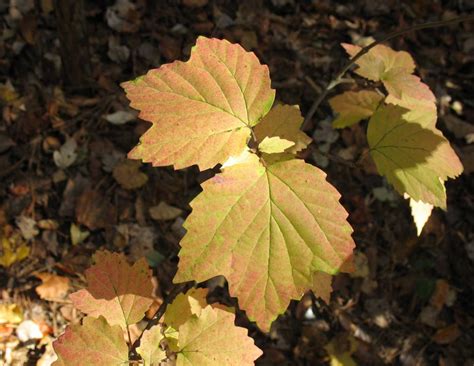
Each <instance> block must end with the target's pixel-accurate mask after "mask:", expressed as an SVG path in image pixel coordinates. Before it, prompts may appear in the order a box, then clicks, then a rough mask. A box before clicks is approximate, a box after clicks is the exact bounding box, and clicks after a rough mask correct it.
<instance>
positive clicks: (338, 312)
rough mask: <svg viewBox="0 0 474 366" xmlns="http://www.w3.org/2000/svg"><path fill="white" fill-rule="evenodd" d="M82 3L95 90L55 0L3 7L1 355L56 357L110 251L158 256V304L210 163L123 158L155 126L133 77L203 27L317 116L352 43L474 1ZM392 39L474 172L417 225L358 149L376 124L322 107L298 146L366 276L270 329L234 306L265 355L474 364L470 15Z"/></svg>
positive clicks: (221, 291) (344, 279)
mask: <svg viewBox="0 0 474 366" xmlns="http://www.w3.org/2000/svg"><path fill="white" fill-rule="evenodd" d="M85 3H86V21H87V32H88V34H89V44H90V50H91V57H90V59H91V67H92V77H93V79H94V85H93V86H92V87H90V88H88V89H86V90H84V89H82V90H81V89H80V88H76V87H70V86H68V85H67V84H66V83H65V82H64V77H63V74H62V69H61V57H60V51H59V40H58V34H57V31H56V21H55V17H54V10H53V5H52V4H53V1H52V0H42V1H36V2H35V1H33V0H31V1H28V0H23V1H19V0H17V1H14V0H12V1H10V3H9V4H8V2H1V3H0V107H1V108H2V119H1V122H0V177H1V179H0V234H1V235H0V238H1V239H2V241H1V244H0V291H1V292H0V364H1V365H23V364H28V365H35V364H38V365H42V366H45V365H49V364H50V363H51V360H52V359H53V355H52V350H51V341H52V340H54V339H55V338H56V337H57V336H58V335H60V334H61V333H62V332H63V331H64V328H65V326H66V325H67V324H69V323H73V322H77V321H78V320H79V319H80V316H81V315H80V314H79V313H78V312H77V311H75V310H74V309H73V308H72V305H71V304H70V302H69V300H68V299H67V294H68V293H71V292H73V291H75V290H76V289H78V288H79V287H81V286H83V285H84V276H83V273H84V270H85V269H86V268H87V267H88V266H90V264H91V255H92V254H93V253H94V252H95V251H96V250H97V249H100V248H105V249H108V250H111V251H120V252H123V253H125V254H126V255H127V257H128V258H129V259H130V260H131V261H133V260H136V259H138V258H140V257H142V256H145V257H147V258H148V260H149V262H150V263H151V264H152V265H153V267H154V274H155V275H156V278H157V283H159V285H158V287H157V291H156V296H157V304H159V302H160V301H162V298H163V297H164V296H166V294H168V292H169V290H170V288H171V279H172V278H173V275H174V273H175V271H176V268H177V267H176V264H177V261H178V258H177V253H178V250H179V241H180V239H181V238H182V236H183V235H184V229H183V227H182V224H183V222H184V220H185V218H186V216H187V215H188V214H189V213H190V206H189V202H190V201H191V200H192V199H193V198H194V197H195V196H196V195H197V194H198V193H199V192H200V185H199V183H200V182H202V181H203V180H205V179H207V178H208V177H210V176H211V175H212V174H214V172H209V171H205V172H199V171H198V170H197V168H196V167H192V168H188V169H183V170H180V171H174V170H173V169H171V168H152V167H151V166H150V165H148V164H145V165H140V164H138V165H136V164H133V163H130V162H127V160H126V154H127V152H128V151H130V149H131V148H132V147H133V146H134V145H135V144H136V143H137V141H138V138H139V136H140V135H141V134H142V133H143V132H144V131H145V130H146V129H147V128H148V126H149V124H148V123H146V122H143V121H139V120H137V117H136V116H137V113H136V112H135V111H133V110H131V109H129V107H128V101H127V99H126V98H125V96H124V93H123V90H122V89H121V88H120V86H119V84H120V83H121V82H123V81H126V80H129V79H132V78H134V77H136V76H139V75H142V74H144V73H145V72H146V71H147V70H148V69H150V68H154V67H158V66H159V65H161V64H164V63H167V62H171V61H174V60H186V59H187V57H188V56H189V52H190V48H191V46H192V45H193V44H194V43H195V40H196V38H197V36H199V35H205V36H212V37H217V38H226V39H228V40H230V41H231V42H238V43H240V44H242V45H243V46H244V47H245V48H246V49H247V50H249V51H253V52H255V53H256V54H257V56H258V57H259V59H260V61H261V62H262V63H264V64H267V65H268V66H269V68H270V74H271V78H272V83H273V87H274V88H275V89H276V91H277V100H278V101H281V102H284V103H286V104H298V105H300V106H301V110H302V113H303V115H304V114H305V113H306V112H307V111H308V109H309V108H310V106H311V104H312V103H313V101H314V100H315V99H316V98H317V96H318V94H319V93H320V92H321V91H322V88H323V87H324V85H325V84H326V83H327V81H329V80H330V79H331V78H332V77H333V76H334V75H335V73H336V72H337V71H338V70H339V69H340V68H341V66H342V64H343V63H344V62H345V61H346V59H347V56H346V55H345V53H344V51H343V49H342V48H341V47H340V43H341V42H349V43H356V44H366V43H367V42H368V41H370V39H371V38H367V37H374V38H376V39H378V38H379V37H380V36H383V35H385V34H387V33H389V32H391V31H394V30H398V29H403V28H405V27H407V26H410V25H412V24H415V23H421V22H426V21H434V20H439V19H449V18H452V17H457V16H460V15H465V14H469V13H472V12H474V1H472V0H465V1H461V0H459V1H455V0H447V1H442V2H441V1H431V0H399V1H396V0H387V1H374V0H353V1H330V0H321V1H298V0H266V1H263V0H250V1H230V0H215V1H214V0H209V1H208V0H182V1H179V0H175V1H172V0H168V1H165V0H163V1H156V2H154V1H145V0H137V1H134V2H129V1H127V0H123V1H116V2H115V1H85ZM35 4H36V7H35ZM158 4H159V5H158ZM390 46H391V47H393V48H394V49H397V50H406V51H408V52H409V53H410V54H411V55H412V56H413V58H414V59H415V61H416V63H417V74H418V75H420V76H421V78H422V79H423V81H424V82H426V83H427V84H428V85H429V86H430V88H431V89H432V90H433V92H434V93H435V95H436V97H437V104H438V112H439V120H438V127H439V128H440V129H441V130H442V131H443V133H444V134H445V135H446V137H447V138H448V139H449V140H450V142H451V144H452V146H453V148H454V149H455V150H456V152H457V153H458V155H459V156H460V158H461V160H462V162H463V164H464V169H465V172H464V174H463V175H462V176H460V177H458V178H457V179H456V180H449V181H448V182H447V196H448V209H447V210H446V211H442V210H440V209H435V210H434V212H433V214H432V216H431V218H430V220H429V221H428V223H427V225H426V226H425V228H424V229H423V232H422V233H421V235H420V236H419V237H418V236H417V233H416V228H415V225H414V224H413V219H412V217H411V215H410V209H409V206H408V201H407V200H405V199H403V198H402V197H400V196H399V195H398V194H397V193H396V192H395V191H394V190H393V188H392V187H391V186H390V185H388V184H387V183H386V181H385V180H384V179H383V178H382V177H380V176H379V175H378V174H377V173H376V171H375V169H374V164H373V162H372V161H370V160H369V159H361V157H364V156H367V155H366V154H365V152H366V150H367V142H366V137H365V128H366V125H364V124H361V125H356V126H354V127H352V128H347V129H344V130H339V131H335V130H332V128H331V127H330V123H331V121H332V119H333V118H334V116H333V115H332V113H331V111H330V109H329V107H328V104H327V101H325V102H324V103H323V104H322V105H321V107H320V108H319V110H318V111H317V113H316V115H315V117H314V118H313V119H312V121H311V124H310V126H309V127H308V128H307V130H306V131H305V132H306V133H308V135H310V136H312V137H313V139H314V140H315V142H314V143H312V144H311V145H310V146H309V148H308V149H307V150H306V151H305V152H304V153H303V154H302V157H303V158H304V159H305V160H306V161H307V162H309V163H312V164H315V165H317V166H319V167H321V168H322V169H323V170H324V171H325V172H327V174H328V180H329V181H330V182H331V183H332V184H333V185H334V186H335V187H336V188H337V189H338V190H339V191H340V192H341V194H342V200H341V202H342V204H343V205H344V207H345V208H346V210H347V211H348V212H349V221H350V223H351V225H352V226H353V228H354V234H353V237H354V239H355V242H356V245H357V249H356V264H357V270H356V272H355V273H354V274H351V275H349V274H341V275H338V276H337V277H336V278H335V280H334V284H333V287H334V292H333V293H332V298H331V302H330V304H328V305H327V304H325V303H324V302H323V301H321V300H320V299H318V298H314V297H313V296H311V295H305V297H304V298H303V299H302V300H301V301H300V302H292V304H291V306H290V308H289V309H288V311H287V312H286V313H285V314H283V315H282V316H280V317H279V318H278V320H277V321H276V322H275V323H274V325H273V327H272V330H271V332H270V333H269V334H264V333H262V332H260V331H259V330H258V329H257V328H256V327H255V325H254V324H252V323H250V322H249V321H248V320H247V319H246V317H245V314H244V313H242V312H238V316H237V321H238V324H239V325H242V326H246V327H248V329H249V333H250V335H251V336H252V337H253V338H254V339H255V341H256V344H257V346H259V347H260V348H261V349H262V350H263V351H264V355H263V356H262V357H261V358H260V359H259V360H258V362H257V364H258V365H328V364H330V362H331V361H333V362H336V361H335V360H336V359H337V358H339V360H344V361H340V362H341V363H340V364H341V365H354V364H358V365H406V366H411V365H420V366H421V365H439V366H445V365H446V366H451V365H452V366H472V365H474V347H473V345H474V306H473V299H474V232H473V230H472V228H473V227H474V195H473V193H474V181H473V180H472V172H473V170H474V144H472V142H473V138H472V137H473V136H474V135H473V132H474V124H473V121H474V93H473V87H474V23H473V22H471V23H464V24H458V25H455V26H449V27H443V28H436V29H428V30H423V31H419V32H416V33H409V34H406V35H404V36H401V37H399V38H396V39H394V40H393V41H391V42H390ZM354 87H355V85H354V84H344V85H341V86H339V87H338V89H337V91H338V92H340V91H342V90H347V89H350V88H354ZM322 146H324V147H323V148H322ZM207 286H208V287H209V288H210V295H209V297H210V298H212V300H217V301H220V302H222V303H224V304H235V301H234V300H233V299H231V298H230V297H229V295H228V292H227V288H226V284H225V283H224V282H223V281H209V282H208V283H207ZM333 365H337V363H333Z"/></svg>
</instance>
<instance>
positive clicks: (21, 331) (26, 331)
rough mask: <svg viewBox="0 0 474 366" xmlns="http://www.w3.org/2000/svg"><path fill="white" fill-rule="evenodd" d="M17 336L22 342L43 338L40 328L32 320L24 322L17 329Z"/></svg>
mask: <svg viewBox="0 0 474 366" xmlns="http://www.w3.org/2000/svg"><path fill="white" fill-rule="evenodd" d="M16 335H17V337H18V339H19V340H20V341H21V342H28V341H29V340H31V339H41V338H43V332H42V331H41V329H40V326H39V325H38V324H37V323H35V322H34V321H32V320H23V321H22V322H21V323H20V324H19V325H18V327H17V328H16Z"/></svg>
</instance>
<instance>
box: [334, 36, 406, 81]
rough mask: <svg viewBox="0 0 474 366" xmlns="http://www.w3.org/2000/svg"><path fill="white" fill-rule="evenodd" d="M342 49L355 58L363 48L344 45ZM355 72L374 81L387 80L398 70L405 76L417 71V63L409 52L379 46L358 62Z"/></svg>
mask: <svg viewBox="0 0 474 366" xmlns="http://www.w3.org/2000/svg"><path fill="white" fill-rule="evenodd" d="M342 47H344V49H345V50H346V52H347V53H348V54H349V55H350V56H351V57H354V56H355V55H356V54H357V53H358V52H359V51H360V50H361V47H359V46H354V45H351V44H347V43H343V44H342ZM356 65H357V66H358V68H357V69H356V70H355V72H356V73H357V74H359V75H360V76H362V77H364V78H367V79H369V80H372V81H380V80H386V79H387V75H388V73H389V72H390V71H393V70H398V71H400V72H403V73H405V74H412V73H413V71H415V62H414V61H413V58H412V57H411V56H410V54H409V53H408V52H405V51H394V50H392V49H391V48H390V47H387V46H384V45H381V44H379V45H377V46H375V47H373V48H372V49H371V50H369V52H367V53H366V54H365V55H363V56H362V57H360V58H359V59H358V60H357V61H356Z"/></svg>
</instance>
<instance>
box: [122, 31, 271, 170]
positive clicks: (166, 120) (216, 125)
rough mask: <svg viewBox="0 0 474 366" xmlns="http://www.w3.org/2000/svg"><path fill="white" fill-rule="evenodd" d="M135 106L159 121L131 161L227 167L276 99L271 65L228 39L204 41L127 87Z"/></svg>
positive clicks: (126, 85)
mask: <svg viewBox="0 0 474 366" xmlns="http://www.w3.org/2000/svg"><path fill="white" fill-rule="evenodd" d="M122 86H123V88H124V89H125V91H126V93H127V97H128V98H129V99H130V101H131V106H132V107H133V108H136V109H138V110H140V117H141V118H143V119H144V120H147V121H150V122H152V123H153V125H152V127H151V128H150V129H149V130H148V131H147V132H146V133H145V134H144V135H143V136H142V137H141V139H140V144H139V145H138V146H137V147H135V149H133V150H132V151H131V152H130V154H129V157H130V158H132V159H141V160H143V161H144V162H151V163H153V165H154V166H165V165H174V167H175V168H176V169H180V168H184V167H187V166H190V165H193V164H197V165H198V166H199V168H200V169H201V170H204V169H207V168H212V167H214V166H215V165H216V164H219V163H221V164H222V163H224V162H225V161H226V160H227V159H228V158H229V157H231V156H236V155H239V154H240V153H241V151H242V150H243V149H244V148H245V147H246V145H247V140H248V138H249V137H250V133H251V131H250V127H252V126H254V125H256V124H257V123H258V122H259V120H260V119H261V118H262V117H263V116H264V115H265V114H267V112H268V111H269V110H270V108H271V106H272V104H273V100H274V98H275V91H274V90H273V89H271V86H270V77H269V71H268V67H267V66H263V65H261V64H260V62H259V61H258V59H257V57H256V56H255V54H253V53H250V52H246V51H245V50H244V49H243V48H242V47H241V46H240V45H238V44H231V43H229V42H228V41H226V40H218V39H208V38H205V37H199V38H198V40H197V43H196V46H195V47H193V49H192V51H191V57H190V59H189V61H187V62H180V61H175V62H173V63H171V64H166V65H163V66H161V67H160V68H159V69H154V70H150V71H149V72H148V73H147V74H146V75H145V76H142V77H140V78H138V79H136V80H134V81H129V82H126V83H123V84H122Z"/></svg>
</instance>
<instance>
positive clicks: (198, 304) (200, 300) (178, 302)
mask: <svg viewBox="0 0 474 366" xmlns="http://www.w3.org/2000/svg"><path fill="white" fill-rule="evenodd" d="M206 296H207V289H203V288H192V289H190V290H189V291H188V292H186V293H185V294H179V295H178V296H176V298H175V299H174V301H173V303H172V304H171V305H169V306H168V308H167V309H166V312H165V316H164V322H165V324H166V325H169V326H171V327H173V328H174V329H178V328H179V327H180V326H181V325H182V324H184V323H185V322H186V321H187V319H189V318H190V317H191V315H193V314H194V315H200V314H201V310H202V309H204V308H205V307H206V305H207V302H206Z"/></svg>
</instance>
